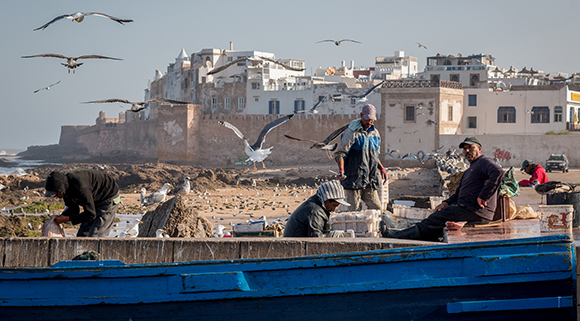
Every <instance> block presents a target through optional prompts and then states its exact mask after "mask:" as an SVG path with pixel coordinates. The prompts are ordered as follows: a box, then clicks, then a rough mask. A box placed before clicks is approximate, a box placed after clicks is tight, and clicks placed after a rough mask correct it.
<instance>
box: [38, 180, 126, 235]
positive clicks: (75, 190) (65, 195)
mask: <svg viewBox="0 0 580 321" xmlns="http://www.w3.org/2000/svg"><path fill="white" fill-rule="evenodd" d="M45 196H46V197H52V196H56V197H58V198H61V199H63V200H64V204H65V205H66V208H65V210H64V211H63V212H62V214H61V215H59V216H57V217H56V218H55V219H54V221H55V222H56V223H64V222H69V221H70V222H71V223H72V224H74V225H76V224H79V223H80V224H81V226H80V227H79V231H78V233H77V236H93V237H107V236H109V231H110V230H111V227H112V226H113V222H114V220H115V215H116V214H117V209H118V207H119V203H120V202H121V195H120V194H119V186H117V183H116V182H115V180H114V179H113V178H112V177H111V176H109V175H107V174H105V173H103V172H99V171H96V170H90V169H87V170H77V171H74V172H71V173H68V174H66V175H65V174H62V173H60V172H57V171H54V172H52V173H50V174H49V175H48V178H47V179H46V193H45ZM80 206H82V207H83V210H84V211H83V212H80V208H79V207H80Z"/></svg>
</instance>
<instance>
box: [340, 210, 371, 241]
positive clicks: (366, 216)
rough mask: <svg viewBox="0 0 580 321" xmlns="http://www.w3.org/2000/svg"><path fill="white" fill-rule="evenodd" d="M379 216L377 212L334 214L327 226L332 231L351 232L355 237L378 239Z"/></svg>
mask: <svg viewBox="0 0 580 321" xmlns="http://www.w3.org/2000/svg"><path fill="white" fill-rule="evenodd" d="M380 214H381V211H379V210H364V211H360V212H346V213H334V214H332V215H331V216H330V220H329V224H330V227H331V230H333V231H344V232H346V231H347V230H353V231H354V233H355V235H356V237H379V235H380V232H379V221H380Z"/></svg>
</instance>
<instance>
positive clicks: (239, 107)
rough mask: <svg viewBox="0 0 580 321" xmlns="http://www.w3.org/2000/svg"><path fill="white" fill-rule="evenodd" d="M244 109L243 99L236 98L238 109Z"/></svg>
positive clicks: (244, 101)
mask: <svg viewBox="0 0 580 321" xmlns="http://www.w3.org/2000/svg"><path fill="white" fill-rule="evenodd" d="M245 107H246V99H245V97H238V109H244V108H245Z"/></svg>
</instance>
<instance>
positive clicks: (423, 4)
mask: <svg viewBox="0 0 580 321" xmlns="http://www.w3.org/2000/svg"><path fill="white" fill-rule="evenodd" d="M77 11H80V12H101V13H106V14H109V15H112V16H115V17H118V18H122V19H132V20H134V22H131V23H127V24H126V25H124V26H123V25H120V24H118V23H116V22H114V21H112V20H109V19H106V18H102V17H96V16H89V17H86V18H85V20H84V21H83V22H81V23H76V22H71V21H70V20H68V19H63V20H60V21H58V22H55V23H54V24H52V25H50V26H49V27H48V28H46V29H45V30H39V31H33V29H34V28H37V27H40V26H42V25H43V24H45V23H47V22H48V21H50V20H52V19H53V18H54V17H57V16H59V15H63V14H72V13H74V12H77ZM578 12H580V1H578V0H553V1H545V0H511V1H510V0H488V1H469V0H457V1H455V0H453V1H451V0H450V1H446V0H439V1H433V0H407V1H400V0H396V1H395V0H376V1H365V0H357V1H352V0H351V1H343V0H328V1H327V0H321V1H319V0H308V1H305V0H293V1H277V0H267V1H258V0H244V1H222V0H212V1H196V0H183V1H181V0H164V1H153V0H138V1H137V0H112V1H109V0H99V1H88V0H51V1H43V0H36V1H32V0H20V1H16V0H0V58H1V59H0V71H1V72H2V75H1V77H0V96H1V98H2V99H1V100H0V150H8V149H16V150H25V149H26V147H28V146H32V145H50V144H57V143H58V140H59V136H60V128H61V126H63V125H93V124H95V120H96V118H97V116H98V113H99V111H101V110H103V111H104V112H105V113H106V116H107V117H110V118H116V117H118V113H119V112H121V111H123V110H124V108H128V107H130V106H128V105H123V104H118V103H112V104H82V102H86V101H90V100H101V99H108V98H122V99H128V100H131V101H143V100H144V90H145V89H146V87H147V82H148V80H149V79H152V78H153V77H154V75H155V70H156V69H159V70H161V72H162V73H165V72H166V70H167V66H168V64H169V63H173V62H175V58H176V57H177V56H178V55H179V53H180V51H181V49H182V48H184V49H185V51H186V52H187V54H188V55H191V54H192V53H194V52H197V51H200V50H202V49H206V48H218V49H229V43H230V41H232V42H233V43H234V50H240V51H246V50H256V51H263V52H271V53H274V54H275V55H276V58H282V59H288V58H291V59H302V60H305V61H306V67H307V68H306V75H311V74H312V73H313V72H314V71H315V70H316V68H318V67H324V68H326V67H329V66H340V64H341V61H343V60H344V61H346V64H347V66H350V61H351V60H354V62H355V66H356V67H370V66H373V65H374V61H375V57H384V56H393V55H394V52H395V51H404V52H405V55H407V56H414V57H417V58H418V62H419V70H420V71H423V69H424V67H425V62H426V57H429V56H434V55H436V54H437V53H440V54H443V55H449V54H453V55H457V54H458V53H461V54H462V55H463V56H466V55H470V54H479V53H482V54H491V55H492V56H494V57H495V58H496V65H497V66H500V67H504V68H509V67H510V66H512V65H513V66H515V67H516V68H518V69H521V68H523V67H524V66H525V67H527V68H528V69H530V68H534V69H535V70H542V71H544V72H546V73H556V72H565V73H569V74H572V73H574V72H579V71H580V59H578V58H577V57H578V53H580V41H578V39H577V35H578V31H579V29H580V25H579V23H578V20H577V16H576V15H577V13H578ZM325 39H354V40H357V41H360V42H361V44H356V43H351V42H345V43H343V44H341V45H340V46H338V47H337V46H335V45H334V44H332V43H316V42H317V41H320V40H325ZM416 42H420V43H422V44H424V45H425V46H427V48H428V49H424V48H419V47H418V46H417V44H416ZM45 53H57V54H62V55H65V56H81V55H89V54H95V55H103V56H108V57H115V58H121V59H123V60H122V61H114V60H104V59H103V60H102V59H86V60H81V62H84V65H82V66H80V67H79V68H78V69H77V70H76V73H75V74H72V73H70V74H69V73H68V72H67V68H65V67H64V66H61V65H60V63H61V62H64V59H59V58H27V59H23V58H21V56H28V55H37V54H45ZM59 80H60V81H61V83H60V84H58V85H56V86H54V87H53V88H51V89H50V90H42V91H40V92H38V93H33V92H34V91H35V90H36V89H39V88H43V87H46V86H48V85H50V84H52V83H55V82H57V81H59ZM121 106H122V107H124V108H120V107H121ZM265 108H267V106H265Z"/></svg>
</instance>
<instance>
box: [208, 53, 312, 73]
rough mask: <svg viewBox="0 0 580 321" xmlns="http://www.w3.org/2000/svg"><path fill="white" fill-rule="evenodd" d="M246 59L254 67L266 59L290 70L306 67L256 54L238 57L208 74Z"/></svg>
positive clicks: (302, 69)
mask: <svg viewBox="0 0 580 321" xmlns="http://www.w3.org/2000/svg"><path fill="white" fill-rule="evenodd" d="M245 60H249V61H250V62H252V66H254V67H255V66H258V65H259V64H260V63H261V61H260V60H266V61H270V62H273V63H275V64H277V65H280V66H282V67H284V68H285V69H288V70H293V71H304V68H294V67H292V66H288V65H286V64H283V63H281V62H279V61H276V60H274V59H271V58H266V57H260V56H256V57H242V58H238V59H236V60H234V61H232V62H228V63H227V64H225V65H223V66H220V67H217V68H214V69H212V70H211V71H210V72H208V73H207V74H208V75H213V74H217V73H218V72H221V71H224V70H226V69H228V68H229V67H231V66H233V65H235V64H237V63H238V62H242V61H245Z"/></svg>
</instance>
